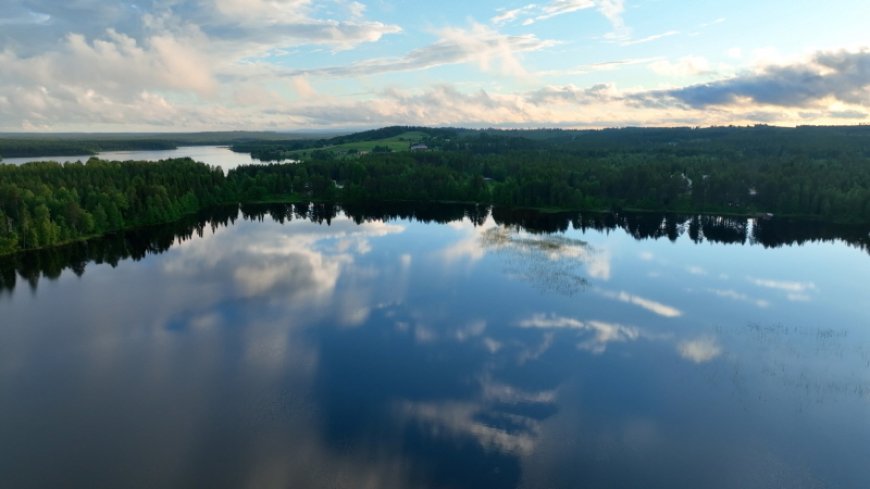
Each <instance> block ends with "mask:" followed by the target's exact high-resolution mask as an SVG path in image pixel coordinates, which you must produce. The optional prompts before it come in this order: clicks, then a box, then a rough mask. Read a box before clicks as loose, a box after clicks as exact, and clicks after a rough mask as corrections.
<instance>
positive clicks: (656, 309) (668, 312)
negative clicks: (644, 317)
mask: <svg viewBox="0 0 870 489" xmlns="http://www.w3.org/2000/svg"><path fill="white" fill-rule="evenodd" d="M601 295H603V296H604V297H607V298H608V299H614V300H618V301H620V302H625V303H626V304H634V305H635V306H638V307H641V308H643V309H646V310H647V311H650V312H652V313H654V314H658V315H659V316H663V317H666V318H676V317H680V316H682V315H683V311H681V310H679V309H677V308H676V307H671V306H668V305H665V304H662V303H661V302H656V301H654V300H652V299H647V298H645V297H641V296H638V295H634V294H629V293H628V292H625V291H620V292H611V291H601Z"/></svg>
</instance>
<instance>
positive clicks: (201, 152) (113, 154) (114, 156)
mask: <svg viewBox="0 0 870 489" xmlns="http://www.w3.org/2000/svg"><path fill="white" fill-rule="evenodd" d="M97 157H99V158H101V159H104V160H110V161H129V160H135V161H159V160H166V159H170V158H193V159H194V160H196V161H200V162H202V163H206V164H208V165H212V166H219V167H221V168H223V169H224V170H230V169H232V168H235V167H237V166H239V165H251V164H257V163H260V161H259V160H255V159H253V158H251V155H249V154H247V153H234V152H232V151H231V150H230V149H229V148H228V147H226V146H182V147H179V148H177V149H167V150H155V151H105V152H102V153H99V154H97ZM88 158H90V156H87V155H85V156H81V155H69V156H42V157H36V158H34V157H28V158H3V161H2V162H3V163H8V164H12V165H20V164H23V163H27V162H29V161H60V162H67V161H87V160H88Z"/></svg>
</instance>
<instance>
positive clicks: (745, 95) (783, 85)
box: [642, 49, 870, 109]
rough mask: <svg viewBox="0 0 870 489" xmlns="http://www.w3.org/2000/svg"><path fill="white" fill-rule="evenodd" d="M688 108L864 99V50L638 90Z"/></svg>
mask: <svg viewBox="0 0 870 489" xmlns="http://www.w3.org/2000/svg"><path fill="white" fill-rule="evenodd" d="M642 97H643V98H649V97H652V98H657V99H664V100H669V101H672V102H674V103H677V104H681V105H684V106H687V107H691V108H699V109H702V108H707V107H711V106H729V105H739V104H762V105H772V106H781V107H807V106H813V105H816V104H818V103H820V102H824V101H826V100H836V101H839V102H843V103H847V104H856V105H862V106H866V105H868V104H870V50H868V49H862V50H860V51H838V52H823V53H818V54H816V55H815V56H813V57H812V58H811V59H810V60H809V61H808V62H805V63H798V64H790V65H785V66H768V67H765V68H763V69H761V70H760V71H759V72H754V73H744V74H741V75H738V76H735V77H733V78H729V79H725V80H719V81H715V82H710V83H704V84H699V85H691V86H688V87H682V88H676V89H671V90H663V91H656V92H651V93H648V94H643V95H642Z"/></svg>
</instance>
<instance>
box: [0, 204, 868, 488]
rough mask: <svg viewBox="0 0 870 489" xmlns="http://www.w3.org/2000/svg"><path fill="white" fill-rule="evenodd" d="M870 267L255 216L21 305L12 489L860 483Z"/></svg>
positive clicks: (7, 433)
mask: <svg viewBox="0 0 870 489" xmlns="http://www.w3.org/2000/svg"><path fill="white" fill-rule="evenodd" d="M819 262H824V263H823V264H820V263H819ZM795 264H800V266H796V265H795ZM868 272H870V263H868V260H867V259H866V256H865V255H863V254H862V253H860V252H856V251H855V250H850V249H848V248H847V247H845V246H842V245H839V244H818V245H815V244H814V245H806V246H802V247H795V248H782V249H763V248H761V247H753V246H721V245H710V244H706V243H705V244H703V245H695V244H693V243H691V242H690V241H688V240H687V239H681V240H678V241H677V242H676V243H671V242H668V241H663V240H661V241H650V240H647V241H635V240H634V239H632V238H630V237H628V236H627V235H625V234H623V233H622V232H612V233H610V234H604V233H597V232H592V231H590V232H587V233H585V234H582V233H579V232H576V231H569V232H568V233H566V234H564V235H557V236H551V235H536V234H531V233H526V232H523V231H518V230H514V229H506V228H502V227H499V226H496V224H495V223H494V222H492V221H491V220H489V221H487V222H486V223H485V224H484V225H483V226H479V227H474V226H473V225H472V224H471V223H469V222H468V221H465V222H462V223H453V224H452V225H450V226H441V225H426V224H421V223H414V222H406V221H395V222H386V223H384V222H370V223H366V224H363V225H360V226H357V225H355V224H354V223H353V222H352V221H350V220H348V219H345V218H338V219H335V220H333V221H332V224H331V225H330V226H321V225H317V224H313V223H310V222H307V221H299V220H296V221H293V222H291V223H288V224H286V225H283V226H282V225H279V224H276V223H273V222H271V221H270V220H269V219H268V218H267V219H266V220H265V222H247V221H242V222H237V223H236V224H235V225H234V226H231V227H229V228H221V229H218V230H217V231H216V232H214V233H213V234H211V233H209V232H206V235H205V236H204V237H203V238H194V239H192V240H188V241H185V242H183V243H179V244H178V245H176V246H175V247H173V248H172V249H171V250H169V251H168V252H167V253H165V254H163V255H156V256H149V257H147V258H145V259H144V260H142V261H140V262H132V261H125V262H121V263H120V264H119V265H118V267H117V268H114V269H113V268H111V267H109V266H107V265H91V266H89V268H88V272H87V273H86V274H85V275H83V276H82V277H81V278H78V277H76V276H75V275H73V274H71V273H68V272H67V273H64V274H63V275H62V276H61V277H60V279H58V280H57V281H54V282H49V281H42V282H41V283H40V286H39V288H38V290H37V291H36V292H35V293H31V292H30V291H29V290H27V289H26V288H22V287H19V288H17V289H16V290H14V291H13V293H12V294H11V296H8V297H4V298H0V317H2V318H3V320H2V325H0V385H2V386H3V389H2V390H0V412H2V413H4V416H3V418H2V420H0V440H2V441H0V460H2V461H0V473H3V474H12V476H10V477H12V481H13V482H15V483H17V484H15V485H16V486H17V487H38V486H51V485H58V484H60V483H61V482H60V481H63V482H69V481H72V482H73V484H75V483H76V482H77V481H78V482H82V481H85V480H88V479H89V478H90V477H93V476H94V474H96V473H98V472H99V473H100V474H101V475H102V476H103V477H105V478H106V480H110V481H124V480H129V479H128V478H129V477H130V476H131V475H132V476H137V475H138V476H140V478H141V480H142V481H143V483H144V484H145V485H152V486H169V485H173V486H190V485H198V486H203V485H207V486H213V487H288V486H294V487H314V486H317V487H322V486H348V487H516V486H520V485H524V486H526V487H578V486H584V485H591V486H595V485H601V486H614V485H617V486H619V485H622V486H637V485H650V484H651V485H655V484H659V485H663V486H667V487H680V486H682V487H687V486H698V487H701V486H703V487H752V486H758V485H759V484H761V485H762V486H764V485H770V484H773V485H777V486H790V487H801V486H802V485H803V486H807V485H810V486H812V484H817V485H818V484H822V483H824V484H827V485H830V486H834V487H837V486H840V487H861V486H862V484H861V482H865V481H867V480H868V479H867V478H868V477H870V472H868V470H867V468H866V466H865V464H863V463H861V460H860V459H861V456H862V454H866V453H867V451H868V449H870V414H868V413H870V411H868V410H867V406H868V404H867V403H868V400H870V332H868V331H867V330H866V328H865V326H866V324H867V319H868V316H867V311H866V310H865V309H866V305H865V302H866V297H867V296H868V294H867V292H868V288H867V285H866V284H862V283H861V282H860V277H867V276H870V273H868ZM856 277H858V278H856ZM862 305H863V306H864V307H862ZM9 440H13V442H10V441H9ZM119 440H123V441H120V442H119ZM46 459H52V460H64V461H65V462H63V463H61V464H60V465H59V466H58V468H57V470H54V471H52V472H51V473H46V472H45V471H42V470H40V468H41V467H42V461H43V460H46ZM94 460H100V461H101V462H100V467H99V468H97V467H96V466H95V464H94V462H93V461H94ZM107 467H108V468H107ZM771 473H773V474H774V475H773V476H771V475H770V474H771ZM770 477H773V479H771V478H770ZM194 481H195V482H196V483H195V484H194V483H193V482H194Z"/></svg>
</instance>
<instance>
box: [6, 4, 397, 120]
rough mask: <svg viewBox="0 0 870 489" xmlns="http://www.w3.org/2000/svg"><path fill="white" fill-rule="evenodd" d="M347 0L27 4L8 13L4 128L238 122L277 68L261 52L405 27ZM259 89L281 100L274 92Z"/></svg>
mask: <svg viewBox="0 0 870 489" xmlns="http://www.w3.org/2000/svg"><path fill="white" fill-rule="evenodd" d="M339 3H341V4H343V5H345V6H346V7H347V9H346V10H347V12H348V13H347V15H348V16H349V17H348V18H344V19H341V18H330V17H323V16H321V15H320V9H319V8H315V7H314V5H313V3H312V2H309V1H306V0H277V1H265V0H257V1H252V2H248V1H245V2H241V1H238V0H209V1H206V0H178V1H173V2H149V1H145V2H142V3H140V4H128V3H112V2H98V1H95V0H77V1H76V2H50V1H41V0H30V1H28V2H24V4H23V6H18V7H14V8H10V9H9V10H7V11H5V12H3V13H2V14H0V24H2V25H3V26H4V28H3V29H0V65H2V66H3V70H2V71H0V93H3V94H4V98H3V99H2V100H0V126H2V127H6V128H19V129H21V128H24V129H34V128H35V129H39V128H43V127H44V128H53V127H57V126H58V125H59V124H58V123H59V122H63V123H65V124H69V125H73V127H81V126H83V125H87V126H88V127H91V128H93V127H99V125H100V124H106V125H110V126H111V125H125V123H126V124H130V122H131V121H135V124H137V125H138V126H140V127H141V126H164V125H176V126H184V127H188V128H195V127H199V126H200V123H202V124H214V123H213V122H211V123H209V121H216V120H221V119H224V120H227V121H229V120H236V121H238V119H239V118H240V116H244V117H247V116H249V115H250V114H247V113H246V110H245V107H244V104H245V103H249V102H250V101H251V100H252V98H251V97H250V96H247V95H246V94H250V93H252V91H251V90H250V89H249V88H245V87H244V86H243V84H244V83H245V80H246V79H250V78H252V77H257V76H260V77H262V76H263V75H264V74H265V75H266V76H267V77H268V74H269V70H266V69H264V67H263V64H261V63H256V62H251V60H252V59H254V58H256V57H257V56H262V55H265V54H268V53H270V52H273V51H274V50H276V49H280V48H285V47H292V46H299V45H306V44H309V45H310V44H314V45H325V46H328V47H331V48H332V49H345V48H348V47H352V46H355V45H358V44H360V43H365V42H372V41H376V40H378V39H380V38H381V37H382V36H384V35H386V34H390V33H396V32H399V31H400V30H401V29H400V28H399V27H398V26H395V25H387V24H384V23H380V22H374V21H367V20H365V19H362V18H361V17H360V16H361V15H362V9H360V8H359V6H354V5H353V4H347V3H346V2H343V1H342V2H339ZM320 6H321V5H320V4H319V5H318V7H320ZM268 81H269V80H268V78H266V79H264V80H261V82H268ZM260 92H264V93H266V94H267V95H269V96H267V97H259V98H258V99H259V100H261V101H262V102H263V103H266V104H270V105H275V102H276V100H277V97H278V96H277V95H276V94H274V92H271V91H270V90H267V89H265V87H263V86H262V85H261V86H260ZM234 102H235V103H238V104H241V106H234V104H233V103H234ZM284 103H286V100H285V101H284Z"/></svg>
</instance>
